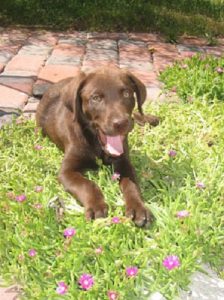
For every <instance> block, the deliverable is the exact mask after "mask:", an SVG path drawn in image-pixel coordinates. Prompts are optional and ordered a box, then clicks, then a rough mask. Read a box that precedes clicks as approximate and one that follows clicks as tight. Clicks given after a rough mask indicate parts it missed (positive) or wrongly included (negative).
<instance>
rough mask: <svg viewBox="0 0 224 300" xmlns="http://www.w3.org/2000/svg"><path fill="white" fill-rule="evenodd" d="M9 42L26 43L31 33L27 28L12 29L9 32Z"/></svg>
mask: <svg viewBox="0 0 224 300" xmlns="http://www.w3.org/2000/svg"><path fill="white" fill-rule="evenodd" d="M8 35H9V40H10V41H13V42H24V41H25V40H27V39H28V37H29V35H30V31H29V30H28V29H26V28H23V29H11V30H9V32H8Z"/></svg>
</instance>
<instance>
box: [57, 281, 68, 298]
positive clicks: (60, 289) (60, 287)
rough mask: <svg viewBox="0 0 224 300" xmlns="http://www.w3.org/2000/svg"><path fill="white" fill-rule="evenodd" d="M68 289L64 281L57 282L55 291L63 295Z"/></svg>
mask: <svg viewBox="0 0 224 300" xmlns="http://www.w3.org/2000/svg"><path fill="white" fill-rule="evenodd" d="M67 291H68V286H67V284H66V283H65V282H64V281H61V282H59V283H58V287H57V288H56V293H57V294H59V295H64V294H66V293H67Z"/></svg>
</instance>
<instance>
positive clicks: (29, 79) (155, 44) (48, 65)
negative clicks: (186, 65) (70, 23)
mask: <svg viewBox="0 0 224 300" xmlns="http://www.w3.org/2000/svg"><path fill="white" fill-rule="evenodd" d="M218 42H219V44H218V45H216V46H208V45H207V41H206V39H203V38H195V37H187V36H184V37H181V38H180V39H179V44H177V45H174V44H170V43H166V42H165V41H164V39H163V38H162V37H161V36H160V35H158V34H153V33H123V32H121V33H117V32H113V33H109V32H101V33H98V32H90V33H87V32H78V31H73V32H65V33H62V32H60V33H59V32H58V33H57V32H50V31H44V30H36V31H31V30H28V29H14V30H12V29H5V30H1V32H0V110H4V109H6V110H7V111H8V110H18V109H19V110H23V109H24V110H25V111H26V112H27V111H30V110H31V111H32V112H33V111H35V108H36V104H30V103H28V97H30V96H32V95H34V96H35V97H40V96H41V94H42V93H43V92H44V90H45V89H46V88H47V87H48V86H49V84H51V83H53V82H57V81H58V80H60V79H63V78H65V77H68V76H75V74H76V72H77V71H78V70H79V69H82V70H83V71H86V72H88V71H90V70H92V69H94V68H97V67H99V66H107V65H108V67H109V65H117V66H120V67H123V68H127V69H129V70H130V71H131V72H133V73H134V74H135V75H136V76H138V77H139V78H140V79H141V80H142V81H143V82H144V83H145V85H146V87H147V91H148V98H150V99H154V100H155V98H156V95H159V91H160V88H161V83H160V81H159V79H158V74H159V72H160V71H161V70H162V69H164V68H165V67H166V66H167V65H169V64H172V63H173V62H174V61H175V60H179V59H183V58H184V57H188V56H191V55H192V54H194V53H196V52H202V53H209V54H212V55H215V56H220V55H223V53H224V39H223V38H220V39H219V40H218ZM31 107H32V109H31Z"/></svg>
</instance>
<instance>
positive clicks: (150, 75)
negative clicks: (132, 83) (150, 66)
mask: <svg viewBox="0 0 224 300" xmlns="http://www.w3.org/2000/svg"><path fill="white" fill-rule="evenodd" d="M128 70H129V71H130V72H131V73H133V74H134V75H135V76H136V77H137V78H139V79H140V80H141V81H142V82H143V83H144V84H145V85H146V86H157V85H158V84H159V81H158V79H157V75H156V73H155V72H147V71H142V70H137V69H131V68H128Z"/></svg>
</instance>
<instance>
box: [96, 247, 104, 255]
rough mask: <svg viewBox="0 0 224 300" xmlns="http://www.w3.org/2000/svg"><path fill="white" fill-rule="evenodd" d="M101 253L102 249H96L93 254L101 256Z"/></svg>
mask: <svg viewBox="0 0 224 300" xmlns="http://www.w3.org/2000/svg"><path fill="white" fill-rule="evenodd" d="M102 252H103V248H102V247H98V248H96V249H95V253H96V254H101V253H102Z"/></svg>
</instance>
